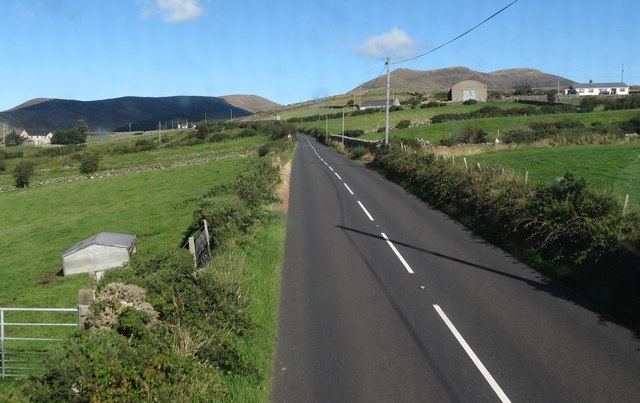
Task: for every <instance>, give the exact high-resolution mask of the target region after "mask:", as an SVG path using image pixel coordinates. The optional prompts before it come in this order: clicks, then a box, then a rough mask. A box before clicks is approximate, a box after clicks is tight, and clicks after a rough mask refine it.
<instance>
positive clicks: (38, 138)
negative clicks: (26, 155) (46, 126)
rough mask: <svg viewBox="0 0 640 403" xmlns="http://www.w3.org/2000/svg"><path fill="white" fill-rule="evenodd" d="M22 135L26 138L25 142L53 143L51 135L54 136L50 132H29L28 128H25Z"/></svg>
mask: <svg viewBox="0 0 640 403" xmlns="http://www.w3.org/2000/svg"><path fill="white" fill-rule="evenodd" d="M20 137H22V138H23V139H24V143H25V144H30V145H34V146H44V145H48V144H51V137H53V133H51V132H49V133H47V134H34V135H32V134H29V133H27V131H26V130H23V131H22V132H21V133H20Z"/></svg>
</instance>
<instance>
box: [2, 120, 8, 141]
mask: <svg viewBox="0 0 640 403" xmlns="http://www.w3.org/2000/svg"><path fill="white" fill-rule="evenodd" d="M6 146H7V124H6V123H3V124H2V147H6Z"/></svg>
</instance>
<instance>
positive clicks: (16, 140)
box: [5, 130, 24, 147]
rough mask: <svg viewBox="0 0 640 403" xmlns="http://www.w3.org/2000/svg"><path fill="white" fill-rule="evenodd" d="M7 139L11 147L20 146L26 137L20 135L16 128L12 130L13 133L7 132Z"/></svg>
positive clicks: (7, 143)
mask: <svg viewBox="0 0 640 403" xmlns="http://www.w3.org/2000/svg"><path fill="white" fill-rule="evenodd" d="M5 141H6V145H7V147H11V146H19V145H20V144H22V142H23V141H24V139H23V138H22V137H20V135H19V134H17V133H16V131H15V130H12V131H11V133H9V134H7V137H6V139H5Z"/></svg>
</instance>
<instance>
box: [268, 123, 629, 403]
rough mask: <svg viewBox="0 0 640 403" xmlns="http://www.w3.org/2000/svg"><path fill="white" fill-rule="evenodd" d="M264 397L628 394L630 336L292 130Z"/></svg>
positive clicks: (542, 398) (586, 398) (620, 398)
mask: <svg viewBox="0 0 640 403" xmlns="http://www.w3.org/2000/svg"><path fill="white" fill-rule="evenodd" d="M298 139H299V145H298V149H297V151H296V155H295V157H294V162H293V169H292V177H291V193H290V199H289V203H290V204H289V216H288V229H287V240H286V250H285V261H284V267H283V271H282V290H281V299H280V324H279V336H278V344H277V350H276V364H275V365H276V366H275V376H274V384H273V394H272V400H273V401H275V402H291V403H294V402H295V403H299V402H496V401H503V402H506V401H513V402H639V401H640V342H639V341H638V340H637V339H635V338H634V336H633V334H632V333H631V332H630V331H628V330H626V329H624V328H622V327H620V326H618V325H616V324H614V323H612V322H610V321H608V320H606V319H605V318H602V317H601V316H599V315H598V314H597V313H595V312H594V311H593V310H591V309H590V308H589V305H588V304H586V303H584V302H583V301H581V300H580V299H579V298H577V297H576V296H574V295H573V294H572V293H571V292H569V291H567V290H565V289H564V288H562V287H560V286H558V285H556V284H554V283H550V282H549V281H547V280H546V279H545V278H544V277H542V276H540V275H539V274H537V273H536V272H534V271H533V270H532V269H530V268H528V267H527V266H525V265H523V264H522V263H520V262H518V261H517V260H516V259H514V258H513V257H511V256H509V255H508V254H506V253H505V252H503V251H502V250H500V249H498V248H496V247H494V246H492V245H491V244H488V243H486V242H485V241H483V240H482V239H480V238H478V237H476V236H474V235H472V234H471V233H469V232H468V231H466V230H465V229H464V228H463V227H461V226H460V225H459V224H458V223H456V222H454V221H452V220H451V219H449V218H448V217H447V216H445V215H443V214H442V213H440V212H438V211H437V210H434V209H432V208H431V207H430V206H429V205H427V204H425V203H423V202H421V201H419V200H417V199H416V198H415V197H413V196H412V195H410V194H408V193H407V192H405V191H404V190H403V189H402V188H400V187H399V186H397V185H395V184H393V183H390V182H388V181H387V180H385V179H384V178H383V177H381V176H380V175H379V174H377V173H375V172H372V171H370V170H368V169H366V168H364V167H362V166H361V165H360V164H357V163H354V162H353V161H350V160H349V159H347V158H344V157H342V156H340V155H339V154H337V153H336V152H335V151H333V150H331V149H329V148H327V147H325V146H323V145H320V144H319V143H317V142H315V140H314V139H312V138H309V137H306V136H302V135H299V136H298Z"/></svg>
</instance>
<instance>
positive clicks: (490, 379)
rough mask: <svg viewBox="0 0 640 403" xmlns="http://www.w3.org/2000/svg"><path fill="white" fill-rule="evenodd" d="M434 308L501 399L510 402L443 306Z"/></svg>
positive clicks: (505, 402)
mask: <svg viewBox="0 0 640 403" xmlns="http://www.w3.org/2000/svg"><path fill="white" fill-rule="evenodd" d="M433 308H434V309H435V310H436V312H438V315H440V318H441V319H442V320H443V321H444V323H445V325H447V327H448V328H449V330H450V331H451V333H453V336H454V337H455V338H456V340H458V343H460V345H461V346H462V348H463V349H464V351H465V352H466V353H467V355H468V356H469V358H471V361H473V363H474V364H475V365H476V367H477V368H478V370H480V373H481V374H482V376H484V379H486V381H487V382H488V383H489V385H490V386H491V388H492V389H493V391H494V392H496V395H498V397H499V398H500V401H501V402H503V403H507V402H509V403H510V402H511V400H509V398H508V397H507V395H506V394H505V393H504V392H503V391H502V388H500V385H498V383H497V382H496V381H495V379H493V377H492V376H491V374H490V373H489V371H487V369H486V368H485V367H484V365H482V362H481V361H480V359H479V358H478V356H477V355H476V354H475V353H474V352H473V350H472V349H471V347H469V345H468V344H467V342H466V341H465V340H464V338H463V337H462V335H461V334H460V333H459V332H458V330H457V329H456V327H455V326H454V325H453V323H451V321H450V320H449V318H448V317H447V315H446V314H445V313H444V311H443V310H442V308H440V306H439V305H436V304H434V305H433Z"/></svg>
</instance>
